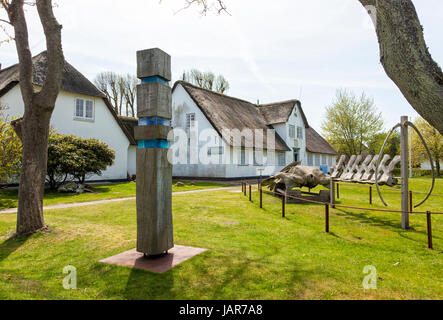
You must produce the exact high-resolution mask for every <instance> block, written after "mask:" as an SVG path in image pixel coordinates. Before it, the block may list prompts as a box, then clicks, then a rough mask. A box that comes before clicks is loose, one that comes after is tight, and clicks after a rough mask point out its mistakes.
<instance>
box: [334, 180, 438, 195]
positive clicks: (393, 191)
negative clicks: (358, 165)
mask: <svg viewBox="0 0 443 320" xmlns="http://www.w3.org/2000/svg"><path fill="white" fill-rule="evenodd" d="M335 183H340V184H341V185H343V184H348V185H352V186H354V187H357V188H366V187H367V186H365V185H361V184H359V183H357V182H351V181H340V180H336V181H335ZM368 185H369V186H371V184H368ZM380 189H381V190H387V193H398V192H401V190H394V189H396V188H395V187H392V188H391V189H388V188H380ZM411 192H412V193H415V194H427V193H426V192H419V191H411ZM431 196H433V197H443V194H434V193H433V194H431Z"/></svg>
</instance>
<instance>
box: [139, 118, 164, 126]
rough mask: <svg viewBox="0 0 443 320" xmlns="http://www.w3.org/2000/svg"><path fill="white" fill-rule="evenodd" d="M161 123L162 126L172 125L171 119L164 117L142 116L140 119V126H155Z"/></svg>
mask: <svg viewBox="0 0 443 320" xmlns="http://www.w3.org/2000/svg"><path fill="white" fill-rule="evenodd" d="M157 124H160V125H162V126H166V127H170V126H171V120H170V119H166V118H162V117H142V118H139V119H138V125H139V126H153V125H157Z"/></svg>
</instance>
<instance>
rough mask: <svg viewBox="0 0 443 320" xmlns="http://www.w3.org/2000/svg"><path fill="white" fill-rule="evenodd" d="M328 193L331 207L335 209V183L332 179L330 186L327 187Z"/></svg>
mask: <svg viewBox="0 0 443 320" xmlns="http://www.w3.org/2000/svg"><path fill="white" fill-rule="evenodd" d="M329 191H330V198H331V207H332V208H335V181H334V179H333V178H331V184H330V187H329Z"/></svg>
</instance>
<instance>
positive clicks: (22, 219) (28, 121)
mask: <svg viewBox="0 0 443 320" xmlns="http://www.w3.org/2000/svg"><path fill="white" fill-rule="evenodd" d="M28 110H30V112H28V113H26V114H25V117H24V119H23V122H22V144H23V163H22V169H21V175H20V186H19V194H18V199H19V200H18V212H17V234H29V233H33V232H36V231H38V230H41V229H44V228H46V225H45V222H44V220H43V194H44V185H45V177H46V168H47V158H48V152H47V151H48V132H49V121H50V118H51V113H50V112H48V111H44V110H42V109H41V108H40V107H39V106H31V107H30V108H28Z"/></svg>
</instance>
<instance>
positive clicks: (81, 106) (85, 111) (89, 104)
mask: <svg viewBox="0 0 443 320" xmlns="http://www.w3.org/2000/svg"><path fill="white" fill-rule="evenodd" d="M75 118H76V119H82V120H94V101H92V100H86V99H80V98H77V99H75Z"/></svg>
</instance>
